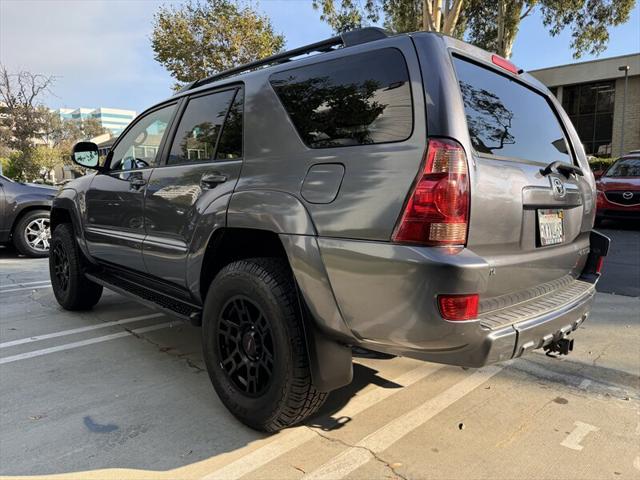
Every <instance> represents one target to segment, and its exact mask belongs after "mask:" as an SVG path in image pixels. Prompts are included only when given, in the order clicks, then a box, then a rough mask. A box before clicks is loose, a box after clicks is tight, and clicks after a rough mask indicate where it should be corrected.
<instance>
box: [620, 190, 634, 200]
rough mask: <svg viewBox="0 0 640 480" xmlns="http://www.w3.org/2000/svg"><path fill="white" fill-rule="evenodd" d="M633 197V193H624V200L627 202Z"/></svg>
mask: <svg viewBox="0 0 640 480" xmlns="http://www.w3.org/2000/svg"><path fill="white" fill-rule="evenodd" d="M632 197H633V193H632V192H624V193H623V194H622V198H624V199H625V200H631V198H632Z"/></svg>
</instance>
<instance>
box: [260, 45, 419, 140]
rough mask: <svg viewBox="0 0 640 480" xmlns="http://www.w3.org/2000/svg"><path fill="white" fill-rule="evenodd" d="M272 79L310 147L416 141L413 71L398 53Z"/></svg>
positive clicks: (380, 53) (328, 64)
mask: <svg viewBox="0 0 640 480" xmlns="http://www.w3.org/2000/svg"><path fill="white" fill-rule="evenodd" d="M269 80H270V81H271V85H272V86H273V88H274V90H275V92H276V94H277V95H278V97H279V98H280V101H281V102H282V104H283V105H284V107H285V109H286V110H287V113H288V114H289V118H291V121H292V122H293V124H294V126H295V127H296V130H297V131H298V133H299V135H300V137H302V140H303V141H304V142H305V143H306V144H307V145H308V146H309V147H311V148H326V147H342V146H351V145H367V144H372V143H385V142H399V141H403V140H406V139H407V138H409V137H410V136H411V132H412V130H413V105H412V100H411V87H410V82H409V71H408V69H407V64H406V62H405V60H404V57H403V56H402V53H401V52H400V51H399V50H397V49H395V48H385V49H382V50H375V51H371V52H366V53H361V54H356V55H350V56H348V57H343V58H338V59H336V60H329V61H326V62H321V63H316V64H313V65H308V66H303V67H299V68H294V69H292V70H286V71H283V72H278V73H274V74H273V75H271V77H270V79H269Z"/></svg>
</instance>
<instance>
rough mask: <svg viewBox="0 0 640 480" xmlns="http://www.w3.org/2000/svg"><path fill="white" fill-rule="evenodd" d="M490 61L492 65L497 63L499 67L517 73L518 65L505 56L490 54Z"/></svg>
mask: <svg viewBox="0 0 640 480" xmlns="http://www.w3.org/2000/svg"><path fill="white" fill-rule="evenodd" d="M491 61H492V62H493V64H494V65H497V66H499V67H500V68H504V69H505V70H506V71H508V72H511V73H513V74H515V75H517V74H518V67H516V66H515V65H514V64H513V63H511V62H510V61H509V60H507V59H506V58H502V57H501V56H500V55H491Z"/></svg>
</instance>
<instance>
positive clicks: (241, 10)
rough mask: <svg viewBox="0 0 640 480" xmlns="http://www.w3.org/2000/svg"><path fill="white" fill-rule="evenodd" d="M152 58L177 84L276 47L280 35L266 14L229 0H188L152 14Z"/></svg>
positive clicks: (278, 47)
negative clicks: (153, 53)
mask: <svg viewBox="0 0 640 480" xmlns="http://www.w3.org/2000/svg"><path fill="white" fill-rule="evenodd" d="M151 45H152V47H153V51H154V52H155V56H154V58H155V59H156V60H157V61H158V62H159V63H160V64H161V65H163V66H164V67H165V68H166V69H167V70H168V71H169V73H170V74H171V75H172V76H173V77H174V78H175V79H176V80H177V81H178V82H179V83H178V84H177V85H176V88H179V87H180V84H184V83H188V82H193V81H195V80H199V79H201V78H205V77H207V76H211V75H213V74H215V73H218V72H221V71H224V70H227V69H229V68H232V67H234V66H237V65H240V64H243V63H248V62H251V61H254V60H258V59H261V58H264V57H266V56H269V55H272V54H274V53H277V52H278V51H280V50H281V49H282V47H283V46H284V37H283V36H282V35H279V34H276V33H275V32H274V30H273V27H272V25H271V22H270V20H269V18H268V17H266V16H263V15H260V14H259V13H257V12H256V11H254V10H252V9H251V8H249V7H247V6H241V5H238V4H236V3H234V2H232V1H231V0H189V1H188V2H187V3H186V4H183V5H181V6H179V7H160V9H159V10H158V11H157V12H156V14H155V16H154V24H153V33H152V36H151Z"/></svg>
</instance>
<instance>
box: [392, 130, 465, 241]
mask: <svg viewBox="0 0 640 480" xmlns="http://www.w3.org/2000/svg"><path fill="white" fill-rule="evenodd" d="M469 200H470V191H469V172H468V166H467V157H466V155H465V153H464V149H463V148H462V146H461V145H460V144H458V143H457V142H454V141H453V140H445V139H431V140H429V143H428V145H427V153H426V159H425V161H424V166H423V170H422V172H421V173H420V175H419V176H418V178H417V180H416V183H415V185H414V187H413V190H412V192H411V195H410V196H409V199H408V201H407V205H406V206H405V208H404V212H403V213H402V217H401V218H400V221H399V222H398V224H397V225H396V228H395V230H394V231H393V235H392V237H391V238H392V240H393V241H394V242H401V243H402V242H406V243H419V244H423V245H464V244H465V243H466V241H467V227H468V225H469Z"/></svg>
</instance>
